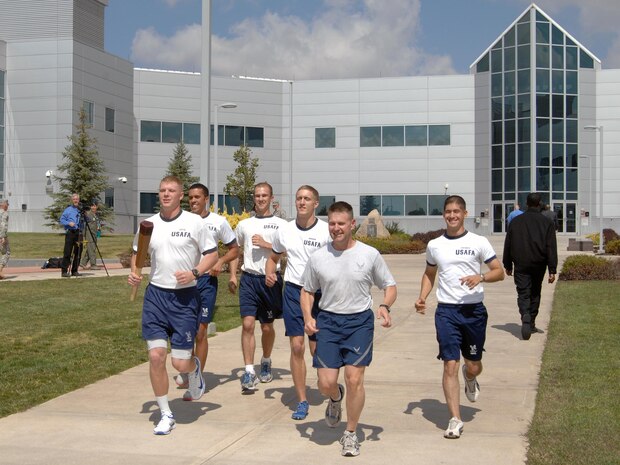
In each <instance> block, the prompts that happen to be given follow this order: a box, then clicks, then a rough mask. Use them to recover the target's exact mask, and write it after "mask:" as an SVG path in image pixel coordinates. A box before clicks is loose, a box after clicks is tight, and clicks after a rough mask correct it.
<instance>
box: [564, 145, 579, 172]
mask: <svg viewBox="0 0 620 465" xmlns="http://www.w3.org/2000/svg"><path fill="white" fill-rule="evenodd" d="M578 164H579V156H578V152H577V144H566V164H565V166H566V167H567V168H577V165H578Z"/></svg>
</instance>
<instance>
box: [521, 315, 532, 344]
mask: <svg viewBox="0 0 620 465" xmlns="http://www.w3.org/2000/svg"><path fill="white" fill-rule="evenodd" d="M521 336H522V337H523V340H524V341H527V340H529V338H530V337H531V336H532V316H531V315H530V314H529V313H526V314H524V315H523V316H522V317H521Z"/></svg>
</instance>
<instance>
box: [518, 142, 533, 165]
mask: <svg viewBox="0 0 620 465" xmlns="http://www.w3.org/2000/svg"><path fill="white" fill-rule="evenodd" d="M530 164H531V156H530V144H519V145H518V146H517V166H519V167H524V166H530Z"/></svg>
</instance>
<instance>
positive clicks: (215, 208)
mask: <svg viewBox="0 0 620 465" xmlns="http://www.w3.org/2000/svg"><path fill="white" fill-rule="evenodd" d="M219 108H237V104H236V103H230V102H229V103H220V104H219V105H218V104H217V103H216V104H215V105H213V184H212V188H211V191H212V192H213V211H214V212H215V213H217V212H218V201H217V198H218V196H217V176H218V172H217V148H218V144H219V140H218V136H219V132H220V131H219V127H218V125H217V110H218V109H219Z"/></svg>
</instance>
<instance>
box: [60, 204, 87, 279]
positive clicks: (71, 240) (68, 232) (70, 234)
mask: <svg viewBox="0 0 620 465" xmlns="http://www.w3.org/2000/svg"><path fill="white" fill-rule="evenodd" d="M79 204H80V196H79V195H78V194H73V195H71V205H69V206H68V207H67V208H65V211H63V212H62V215H61V216H60V224H62V225H63V226H64V227H65V250H64V252H63V257H62V265H61V267H62V269H61V276H62V277H63V278H69V277H71V276H80V273H78V266H79V264H80V255H82V244H81V243H80V209H79ZM72 256H73V260H72ZM69 265H71V273H69V271H68V270H69Z"/></svg>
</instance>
